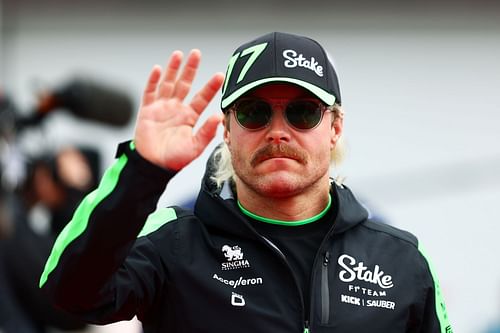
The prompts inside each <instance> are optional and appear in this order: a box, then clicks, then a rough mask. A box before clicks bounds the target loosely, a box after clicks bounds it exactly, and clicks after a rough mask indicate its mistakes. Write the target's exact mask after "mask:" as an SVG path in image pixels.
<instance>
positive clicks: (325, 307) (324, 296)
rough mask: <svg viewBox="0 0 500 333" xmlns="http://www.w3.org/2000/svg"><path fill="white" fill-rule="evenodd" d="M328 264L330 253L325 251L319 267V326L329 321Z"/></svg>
mask: <svg viewBox="0 0 500 333" xmlns="http://www.w3.org/2000/svg"><path fill="white" fill-rule="evenodd" d="M329 263H330V252H328V251H326V252H325V256H324V257H323V265H322V266H321V324H323V325H325V324H328V322H329V321H330V287H329V285H328V264H329Z"/></svg>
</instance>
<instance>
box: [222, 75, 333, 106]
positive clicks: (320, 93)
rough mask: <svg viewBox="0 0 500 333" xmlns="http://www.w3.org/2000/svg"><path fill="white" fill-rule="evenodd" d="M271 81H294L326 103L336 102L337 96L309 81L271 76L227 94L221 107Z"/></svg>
mask: <svg viewBox="0 0 500 333" xmlns="http://www.w3.org/2000/svg"><path fill="white" fill-rule="evenodd" d="M271 82H288V83H293V84H295V85H298V86H300V87H302V88H304V89H306V90H308V91H309V92H311V93H312V94H314V95H315V96H316V97H318V98H319V99H320V100H321V101H323V103H325V104H326V105H333V104H334V103H335V100H336V98H335V96H334V95H332V94H330V93H328V92H326V91H325V90H323V89H321V88H318V87H317V86H315V85H313V84H310V83H309V82H305V81H301V80H297V79H292V78H288V77H270V78H266V79H261V80H258V81H254V82H252V83H249V84H247V85H246V86H243V87H241V88H239V89H238V90H236V91H234V92H233V93H232V94H231V95H229V96H227V97H226V98H225V99H223V100H222V101H221V108H222V109H223V110H224V109H225V108H227V107H228V106H230V105H231V104H232V103H234V101H236V100H237V99H238V98H240V97H241V96H242V95H244V94H245V93H247V92H248V91H250V90H252V89H254V88H256V87H258V86H261V85H263V84H266V83H271Z"/></svg>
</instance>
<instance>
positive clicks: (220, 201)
mask: <svg viewBox="0 0 500 333" xmlns="http://www.w3.org/2000/svg"><path fill="white" fill-rule="evenodd" d="M215 171H216V166H215V157H214V153H213V152H212V154H211V155H210V157H209V159H208V161H207V164H206V169H205V175H204V176H203V179H202V183H201V189H200V192H199V194H198V198H197V200H196V204H195V207H194V213H195V215H197V216H200V217H202V221H203V222H204V223H205V224H206V225H207V227H210V228H215V229H219V230H221V232H224V233H234V234H237V235H239V236H242V237H252V234H253V233H251V232H249V228H251V226H250V224H249V223H248V222H247V220H246V218H245V217H244V216H243V214H241V211H240V209H239V208H238V205H237V201H236V200H237V199H236V193H235V187H234V184H231V182H229V181H226V182H225V183H224V184H223V185H222V186H221V187H218V186H217V184H216V183H215V181H214V180H213V179H212V176H213V175H214V173H215ZM330 194H331V196H332V209H335V213H334V215H333V216H335V222H334V228H335V230H334V234H338V233H341V232H344V231H346V230H347V229H350V228H352V227H354V226H356V225H357V224H359V223H361V222H363V221H365V220H366V219H367V218H368V215H369V214H368V211H367V210H366V209H365V207H363V205H362V204H361V203H360V202H359V201H358V200H357V199H356V198H355V196H354V194H353V193H352V192H351V190H350V189H349V188H348V187H347V186H345V185H343V184H337V183H336V182H335V181H333V180H332V181H331V189H330Z"/></svg>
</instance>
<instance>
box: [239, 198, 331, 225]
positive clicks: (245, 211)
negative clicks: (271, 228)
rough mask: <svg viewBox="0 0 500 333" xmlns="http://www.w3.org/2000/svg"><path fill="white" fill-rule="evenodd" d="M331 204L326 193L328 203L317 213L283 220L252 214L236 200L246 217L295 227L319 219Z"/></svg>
mask: <svg viewBox="0 0 500 333" xmlns="http://www.w3.org/2000/svg"><path fill="white" fill-rule="evenodd" d="M331 205H332V196H331V195H328V204H327V205H326V207H325V209H323V210H322V211H321V212H320V213H319V214H318V215H315V216H313V217H310V218H307V219H305V220H300V221H283V220H274V219H269V218H267V217H263V216H260V215H257V214H254V213H252V212H250V211H248V210H247V209H246V208H245V207H243V206H242V205H241V203H240V201H239V200H238V207H239V208H240V210H241V212H242V213H243V214H245V215H247V216H248V217H251V218H253V219H254V220H257V221H260V222H265V223H270V224H276V225H283V226H286V227H296V226H299V225H305V224H308V223H312V222H316V221H318V220H319V219H321V218H322V217H323V216H325V214H326V213H327V212H328V210H329V209H330V207H331Z"/></svg>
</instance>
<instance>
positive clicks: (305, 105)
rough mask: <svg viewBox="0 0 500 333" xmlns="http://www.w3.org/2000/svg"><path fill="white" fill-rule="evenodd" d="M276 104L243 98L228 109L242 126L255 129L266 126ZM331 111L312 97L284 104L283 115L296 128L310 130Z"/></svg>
mask: <svg viewBox="0 0 500 333" xmlns="http://www.w3.org/2000/svg"><path fill="white" fill-rule="evenodd" d="M277 104H283V103H270V102H268V101H266V100H262V99H257V98H244V99H240V100H238V101H237V102H236V103H234V104H233V105H232V106H231V107H230V108H229V109H228V110H229V111H233V112H234V115H235V118H236V121H237V122H238V124H240V125H241V126H242V127H243V128H245V129H247V130H250V131H257V130H260V129H263V128H264V127H267V126H268V125H269V124H270V123H271V119H272V117H273V108H274V106H275V105H277ZM327 111H332V108H331V107H328V106H326V105H325V104H323V103H321V102H320V101H318V100H314V99H296V100H292V101H289V102H288V103H286V104H285V107H284V112H283V113H284V115H285V119H286V122H287V123H288V124H289V125H290V126H292V127H293V128H295V129H297V130H302V131H303V130H310V129H313V128H315V127H316V126H318V125H319V123H321V120H322V119H323V114H324V113H325V112H327Z"/></svg>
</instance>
